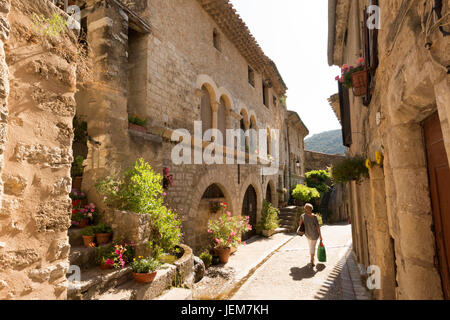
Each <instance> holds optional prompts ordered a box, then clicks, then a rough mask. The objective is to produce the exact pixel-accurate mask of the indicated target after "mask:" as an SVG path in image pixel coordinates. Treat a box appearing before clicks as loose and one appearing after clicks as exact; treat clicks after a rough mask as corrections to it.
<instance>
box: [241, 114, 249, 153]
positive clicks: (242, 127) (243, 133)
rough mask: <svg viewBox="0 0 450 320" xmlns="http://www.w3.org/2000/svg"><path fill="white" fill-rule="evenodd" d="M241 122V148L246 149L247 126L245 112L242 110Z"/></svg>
mask: <svg viewBox="0 0 450 320" xmlns="http://www.w3.org/2000/svg"><path fill="white" fill-rule="evenodd" d="M241 117H242V119H241V122H240V129H241V130H242V132H241V150H244V151H245V147H246V146H247V142H246V139H245V131H246V130H247V129H246V127H245V115H244V113H243V112H242V111H241Z"/></svg>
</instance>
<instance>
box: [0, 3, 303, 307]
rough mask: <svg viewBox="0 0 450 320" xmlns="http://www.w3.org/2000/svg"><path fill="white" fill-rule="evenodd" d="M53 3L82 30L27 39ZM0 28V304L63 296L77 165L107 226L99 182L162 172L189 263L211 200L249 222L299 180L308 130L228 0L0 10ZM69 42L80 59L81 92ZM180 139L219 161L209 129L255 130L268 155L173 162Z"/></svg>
mask: <svg viewBox="0 0 450 320" xmlns="http://www.w3.org/2000/svg"><path fill="white" fill-rule="evenodd" d="M52 2H53V3H56V4H57V5H60V6H61V7H62V8H64V5H66V6H67V5H76V6H78V8H80V9H81V11H80V15H81V32H77V31H76V30H75V31H74V30H64V31H63V34H62V36H61V37H58V38H57V40H55V39H54V38H52V37H44V38H42V37H41V38H39V37H38V34H37V32H36V30H35V29H34V27H35V25H36V23H35V21H34V20H33V18H34V17H35V16H34V15H33V14H37V15H40V14H43V15H44V16H47V17H50V16H52V14H53V13H56V14H57V15H59V16H62V17H63V18H64V19H67V18H68V17H67V15H66V14H64V12H63V11H61V10H60V9H58V8H57V7H56V6H55V5H54V4H52ZM0 19H1V21H2V22H4V23H2V28H1V29H0V32H1V34H0V35H1V37H0V43H1V46H0V47H1V49H0V70H1V73H0V74H1V77H0V81H1V86H0V87H1V96H0V99H2V103H1V108H2V109H1V112H2V113H1V119H0V150H1V151H0V156H1V157H2V158H1V161H0V179H1V181H2V184H1V185H2V186H3V187H2V189H1V190H0V200H1V202H0V203H1V212H0V220H1V227H0V266H1V267H2V268H1V269H2V270H1V272H0V298H2V299H3V298H8V299H30V298H40V299H42V298H48V299H66V298H67V279H66V272H67V269H68V267H69V258H68V256H69V252H70V250H72V249H73V248H72V249H71V247H70V245H69V240H70V239H69V233H70V232H68V228H69V227H70V222H71V221H70V212H71V202H70V199H69V192H70V189H71V175H70V169H71V163H72V161H73V158H74V157H75V156H76V155H82V156H83V157H85V160H84V166H85V168H84V173H83V182H82V190H83V191H85V192H86V193H87V194H88V197H89V201H90V202H95V203H97V205H98V206H99V207H100V208H101V210H102V212H103V214H104V215H105V219H106V220H107V221H108V215H109V214H110V210H108V209H107V208H106V207H105V206H104V205H102V199H101V198H100V196H99V195H98V194H97V193H96V190H95V187H94V185H95V183H96V182H97V181H98V180H99V179H100V178H102V177H105V176H106V175H108V174H112V173H115V172H119V171H121V170H123V169H125V168H126V167H129V166H130V165H132V164H133V163H134V162H135V161H136V159H138V158H144V159H145V160H146V161H148V162H149V163H150V164H151V165H152V168H153V169H154V170H155V171H157V172H160V173H161V174H163V170H164V169H166V170H168V171H169V172H170V174H172V175H173V186H169V188H168V189H167V202H168V204H169V206H170V207H171V208H173V209H177V210H178V212H182V216H183V230H184V235H185V236H184V238H185V239H184V240H185V243H186V244H187V245H189V246H191V247H192V248H193V249H194V251H195V252H196V253H197V254H198V253H199V251H200V250H201V249H202V248H204V247H205V246H206V245H208V243H209V240H208V234H207V221H208V219H210V218H211V217H213V216H214V215H213V214H211V212H210V211H211V210H210V206H211V203H214V202H217V201H226V202H227V203H228V205H229V209H230V211H231V212H232V213H233V215H248V216H250V218H251V219H250V221H251V223H252V224H253V225H255V224H256V222H257V221H258V219H259V218H260V214H261V208H262V203H263V200H264V199H267V200H269V201H271V202H272V203H274V204H275V205H276V204H278V195H279V194H278V192H277V190H279V189H280V188H282V187H286V188H289V186H290V183H291V181H294V179H298V178H299V177H301V176H302V175H303V174H304V163H303V161H304V155H303V151H302V148H303V138H304V136H306V135H307V129H306V127H304V125H303V124H302V123H301V119H300V118H299V116H298V115H296V116H295V117H294V119H290V115H292V113H288V111H287V109H286V104H285V102H284V97H285V94H286V90H287V87H286V85H285V83H284V82H283V79H282V78H281V76H280V74H279V72H278V70H277V68H276V66H275V64H274V63H273V62H272V61H271V60H270V59H269V58H268V57H267V56H266V55H265V54H264V53H263V51H262V50H261V48H260V47H259V45H258V44H257V42H256V41H255V39H254V38H253V37H252V35H251V34H250V32H249V30H248V28H247V27H246V26H245V23H244V22H243V21H242V20H241V19H240V17H239V16H238V15H237V14H236V12H235V10H234V9H233V7H232V5H231V4H229V2H228V1H227V0H214V1H211V0H198V1H197V0H152V1H147V0H141V1H139V0H136V1H130V0H127V1H119V0H86V1H75V0H70V1H57V0H55V1H50V0H37V1H28V0H10V1H8V0H0ZM80 42H82V43H83V44H84V46H85V47H86V48H87V49H88V52H89V56H90V60H89V61H90V63H91V65H90V68H91V70H92V71H91V72H89V75H90V76H91V77H92V79H87V80H86V82H84V81H81V79H80V64H78V68H77V61H78V60H77V59H78V53H79V47H78V46H79V44H78V43H80ZM3 48H4V50H3ZM88 80H90V81H88ZM86 83H87V85H86ZM75 115H76V116H77V118H79V119H82V120H84V121H86V123H87V133H88V141H87V143H86V145H84V146H75V145H74V146H72V140H73V137H74V135H73V126H72V120H73V118H74V116H75ZM130 116H139V117H140V118H143V119H146V120H148V122H147V124H146V128H145V129H146V132H145V133H144V132H137V131H135V130H133V129H132V128H130V126H129V117H130ZM195 121H202V124H201V125H200V127H198V126H197V127H196V126H195V124H194V122H195ZM290 125H292V127H291V128H292V131H291V130H288V127H289V126H290ZM179 129H184V130H185V131H184V133H187V132H189V133H190V134H191V135H192V136H193V137H194V138H193V139H192V140H189V141H188V140H187V138H186V139H185V140H183V142H185V143H186V141H188V142H189V143H188V145H189V150H191V151H192V155H194V154H195V151H196V150H198V149H200V150H201V151H203V150H205V149H206V148H208V147H210V148H211V147H215V150H216V151H217V150H218V149H219V148H222V149H223V150H224V151H226V150H227V149H226V148H225V147H223V146H222V145H225V144H224V143H223V142H222V143H221V142H220V139H219V140H215V139H207V137H203V133H204V132H205V131H206V130H207V129H217V130H219V131H221V132H223V133H225V130H226V129H243V130H250V129H254V130H257V129H261V130H264V131H266V132H267V133H268V134H267V136H268V138H267V142H268V143H267V150H264V149H265V148H263V149H261V150H259V149H256V150H255V148H253V145H254V144H253V142H254V139H256V138H255V136H253V135H252V134H248V135H245V136H243V137H241V138H242V139H240V142H239V139H236V140H235V142H237V143H241V144H242V146H243V147H244V145H245V152H239V150H237V147H236V148H234V149H233V150H231V151H230V152H229V154H231V155H232V156H231V158H232V159H234V164H211V165H210V164H206V163H201V164H189V163H183V164H175V163H174V162H173V157H172V151H173V150H174V147H176V146H179V140H176V141H175V140H174V139H172V138H173V134H174V132H175V131H176V130H177V132H179V131H178V130H179ZM197 131H199V133H200V136H199V138H198V137H197V136H196V135H195V133H196V132H197ZM288 132H289V135H290V137H289V139H288V138H287V136H286V135H287V134H288ZM232 138H233V137H232ZM236 138H237V137H236ZM191 142H192V143H191ZM72 149H73V150H72ZM285 150H292V151H293V153H292V154H293V155H294V156H295V161H297V160H299V161H300V169H298V167H297V166H296V165H295V166H294V163H292V162H291V161H290V160H292V161H294V158H293V159H291V158H290V154H289V153H286V151H285ZM277 153H278V155H277ZM242 158H244V159H243V163H238V162H237V160H238V159H239V160H242ZM254 159H255V160H256V162H255V163H256V164H252V162H251V160H254ZM277 159H278V161H276V160H277ZM193 160H195V159H193ZM192 163H194V162H192ZM270 167H274V168H275V170H269V169H270ZM294 167H295V168H297V169H295V170H298V171H294V169H292V170H291V168H294ZM291 174H295V175H296V176H295V177H294V178H293V177H291ZM117 231H120V230H117ZM252 235H253V234H252V233H249V234H246V235H245V236H244V238H248V237H250V236H252Z"/></svg>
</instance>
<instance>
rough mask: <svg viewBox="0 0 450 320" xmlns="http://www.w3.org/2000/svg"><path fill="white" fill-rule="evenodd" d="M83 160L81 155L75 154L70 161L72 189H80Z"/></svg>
mask: <svg viewBox="0 0 450 320" xmlns="http://www.w3.org/2000/svg"><path fill="white" fill-rule="evenodd" d="M83 161H84V158H83V157H82V156H76V158H75V160H74V162H73V163H72V168H71V176H72V189H75V190H81V183H82V181H83V171H84V167H83Z"/></svg>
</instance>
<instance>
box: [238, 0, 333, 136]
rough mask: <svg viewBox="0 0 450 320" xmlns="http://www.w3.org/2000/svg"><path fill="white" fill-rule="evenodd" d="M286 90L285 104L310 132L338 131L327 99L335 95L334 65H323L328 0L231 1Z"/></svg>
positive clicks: (326, 40) (325, 58) (326, 39)
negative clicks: (281, 79) (272, 64)
mask: <svg viewBox="0 0 450 320" xmlns="http://www.w3.org/2000/svg"><path fill="white" fill-rule="evenodd" d="M231 3H232V4H233V5H234V7H235V9H236V10H237V13H238V14H239V15H240V16H241V18H242V19H243V20H244V22H245V23H246V24H247V26H248V28H249V29H250V31H251V33H252V34H253V36H254V37H255V38H256V40H257V41H258V43H259V45H260V46H261V48H262V49H263V51H264V53H265V54H266V55H267V56H268V57H269V58H270V59H272V60H273V61H274V62H275V64H276V65H277V67H278V70H279V71H280V73H281V76H282V77H283V79H284V82H285V83H286V85H287V87H288V88H289V89H288V92H287V105H288V109H289V110H294V111H296V112H297V113H298V114H299V115H300V117H301V118H302V120H303V122H304V123H305V125H306V126H307V127H308V129H309V132H310V135H309V136H311V135H314V134H317V133H321V132H323V131H329V130H334V129H340V128H341V126H340V124H339V122H338V120H337V119H336V116H335V114H334V112H333V110H332V109H331V106H330V105H329V103H328V100H327V99H328V98H329V97H330V96H331V95H333V94H335V93H337V91H338V88H337V84H336V81H335V77H336V76H337V75H338V74H339V73H340V71H339V68H338V67H336V66H335V67H329V66H328V59H327V47H328V45H327V43H328V1H326V0H318V1H313V2H311V1H303V0H231Z"/></svg>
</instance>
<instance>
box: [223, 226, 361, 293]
mask: <svg viewBox="0 0 450 320" xmlns="http://www.w3.org/2000/svg"><path fill="white" fill-rule="evenodd" d="M322 234H323V238H324V244H325V246H326V249H327V262H326V263H319V262H317V261H316V266H315V267H314V268H310V267H309V266H308V263H309V249H308V244H307V241H306V238H305V237H299V236H296V237H294V238H293V239H292V240H291V241H289V242H288V243H287V244H286V245H284V246H283V247H281V248H280V249H279V250H278V251H277V252H275V254H273V255H272V256H271V257H270V258H269V259H268V260H267V261H266V262H265V263H264V264H263V265H262V266H261V267H260V268H258V269H257V270H256V271H255V272H254V273H253V275H251V276H250V277H249V278H248V280H247V281H245V283H243V284H242V285H241V287H240V289H239V290H237V292H236V293H235V294H234V296H233V297H232V299H233V300H266V299H269V300H313V299H314V300H315V299H334V300H354V299H368V297H369V295H368V293H367V291H366V289H364V288H363V286H362V282H361V278H360V276H359V272H358V269H357V266H356V264H355V263H354V262H353V259H352V256H351V226H350V225H348V224H339V225H325V226H323V227H322Z"/></svg>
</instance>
